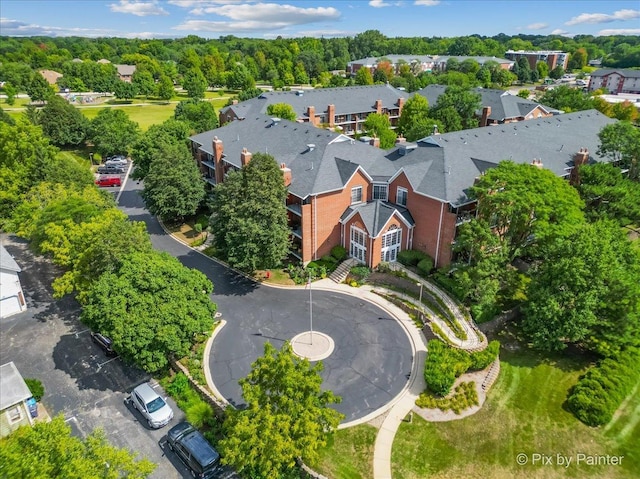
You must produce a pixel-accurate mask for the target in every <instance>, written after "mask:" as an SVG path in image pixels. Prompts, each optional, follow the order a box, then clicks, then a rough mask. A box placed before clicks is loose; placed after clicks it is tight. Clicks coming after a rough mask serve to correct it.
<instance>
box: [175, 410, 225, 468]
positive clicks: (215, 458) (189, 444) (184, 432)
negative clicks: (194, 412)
mask: <svg viewBox="0 0 640 479" xmlns="http://www.w3.org/2000/svg"><path fill="white" fill-rule="evenodd" d="M167 442H168V444H169V448H170V449H171V450H172V451H174V452H175V453H176V455H177V456H178V457H179V458H180V460H181V461H182V462H184V464H185V465H186V466H187V468H189V471H190V472H191V474H192V475H193V477H198V478H202V479H210V478H212V477H214V476H215V474H216V472H217V471H218V469H219V467H220V466H219V464H220V454H218V451H216V450H215V449H214V448H213V446H212V445H211V444H209V442H208V441H207V440H206V439H205V438H204V436H203V435H202V434H201V433H200V431H198V430H197V429H196V428H194V427H193V426H192V425H191V424H189V423H188V422H181V423H180V424H178V425H177V426H173V427H172V428H171V429H169V432H168V433H167Z"/></svg>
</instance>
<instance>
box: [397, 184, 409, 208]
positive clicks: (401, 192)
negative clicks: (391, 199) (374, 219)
mask: <svg viewBox="0 0 640 479" xmlns="http://www.w3.org/2000/svg"><path fill="white" fill-rule="evenodd" d="M407 196H408V193H407V189H406V188H402V187H400V186H398V190H397V192H396V204H398V205H401V206H407Z"/></svg>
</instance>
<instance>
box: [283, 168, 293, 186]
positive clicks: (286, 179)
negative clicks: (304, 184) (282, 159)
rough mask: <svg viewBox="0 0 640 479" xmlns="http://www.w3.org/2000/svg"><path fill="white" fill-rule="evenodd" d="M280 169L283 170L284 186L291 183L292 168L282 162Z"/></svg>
mask: <svg viewBox="0 0 640 479" xmlns="http://www.w3.org/2000/svg"><path fill="white" fill-rule="evenodd" d="M280 171H282V179H283V180H284V186H289V185H290V184H291V180H292V178H291V168H287V165H286V164H284V163H280Z"/></svg>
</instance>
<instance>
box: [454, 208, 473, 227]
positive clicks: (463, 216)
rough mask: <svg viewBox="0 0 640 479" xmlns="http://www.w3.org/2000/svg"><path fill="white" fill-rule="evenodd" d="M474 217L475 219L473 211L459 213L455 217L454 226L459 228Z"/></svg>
mask: <svg viewBox="0 0 640 479" xmlns="http://www.w3.org/2000/svg"><path fill="white" fill-rule="evenodd" d="M475 217H476V212H475V211H460V212H459V213H458V214H457V215H456V226H459V225H461V224H463V223H468V222H469V221H471V220H472V219H473V218H475Z"/></svg>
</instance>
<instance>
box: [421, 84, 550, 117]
mask: <svg viewBox="0 0 640 479" xmlns="http://www.w3.org/2000/svg"><path fill="white" fill-rule="evenodd" d="M446 89H447V86H446V85H427V86H426V87H424V88H423V89H421V90H418V91H416V92H413V93H412V95H416V94H417V95H421V96H423V97H425V98H426V99H427V101H428V102H429V106H434V105H436V104H437V103H438V98H440V95H442V94H443V93H444V92H445V90H446ZM472 91H474V92H476V93H479V94H480V105H481V108H482V107H485V106H488V107H491V114H490V115H489V119H491V120H493V121H497V122H503V121H505V120H507V119H510V118H518V117H524V116H526V115H528V114H529V113H531V112H532V111H533V110H534V109H535V108H536V107H541V108H542V109H543V110H544V111H546V112H548V113H559V111H558V110H556V109H554V108H551V107H548V106H545V105H541V104H540V103H537V102H535V101H531V100H527V99H524V98H520V97H519V96H516V95H511V94H510V93H509V92H506V91H504V90H496V89H492V88H480V87H478V88H474V89H473V90H472ZM477 113H478V115H480V114H481V113H482V110H479V111H478V112H477Z"/></svg>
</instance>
